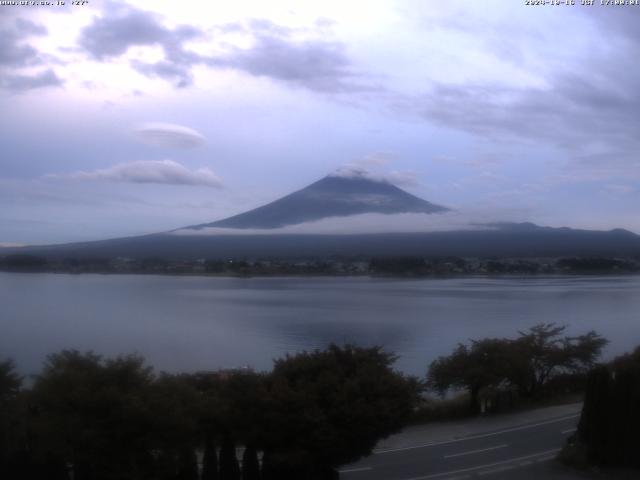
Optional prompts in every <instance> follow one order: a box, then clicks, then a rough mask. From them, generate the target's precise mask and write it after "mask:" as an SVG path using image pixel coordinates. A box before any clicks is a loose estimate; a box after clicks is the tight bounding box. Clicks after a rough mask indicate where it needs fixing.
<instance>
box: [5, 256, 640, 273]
mask: <svg viewBox="0 0 640 480" xmlns="http://www.w3.org/2000/svg"><path fill="white" fill-rule="evenodd" d="M0 271H10V272H58V273H140V274H173V275H212V276H274V275H326V276H344V275H356V276H357V275H363V276H364V275H379V276H413V277H420V276H434V275H475V274H479V275H510V274H511V275H557V274H626V273H639V272H640V256H638V257H602V256H586V257H585V256H576V257H560V258H556V257H526V258H493V257H492V258H462V257H433V258H431V257H412V256H386V257H374V258H360V257H349V258H345V257H331V258H310V259H305V258H303V259H296V260H287V259H247V258H225V259H204V258H200V259H192V260H170V259H164V258H157V257H149V258H128V257H116V258H75V257H68V258H46V257H41V256H37V255H29V254H11V255H5V256H0Z"/></svg>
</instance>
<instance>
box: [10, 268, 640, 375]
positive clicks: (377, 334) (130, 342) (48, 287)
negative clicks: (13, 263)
mask: <svg viewBox="0 0 640 480" xmlns="http://www.w3.org/2000/svg"><path fill="white" fill-rule="evenodd" d="M638 292H640V276H585V277H580V276H571V277H568V276H554V277H541V276H537V277H528V278H518V277H465V278H461V277H459V278H458V277H455V278H427V279H410V280H404V279H402V280H401V279H380V278H366V277H357V278H356V277H354V278H212V277H186V276H185V277H172V276H151V275H92V274H85V275H66V274H62V275H60V274H28V273H27V274H20V273H0V358H1V357H7V356H9V357H12V358H13V359H14V360H15V361H16V363H17V366H18V368H19V369H20V371H21V372H24V373H32V372H37V371H38V370H39V369H40V367H41V365H42V361H43V360H44V359H45V357H46V355H47V354H49V353H52V352H56V351H59V350H61V349H65V348H66V349H70V348H74V349H79V350H94V351H95V352H97V353H101V354H104V355H116V354H127V353H134V352H137V353H140V354H142V355H143V356H145V357H146V359H147V361H148V362H149V363H150V364H152V365H153V366H154V367H156V368H157V369H159V370H167V371H171V372H175V371H194V370H214V369H219V368H233V367H241V366H249V367H252V368H255V369H257V370H263V369H268V368H270V366H271V362H272V359H273V358H276V357H280V356H283V355H284V354H286V353H294V352H297V351H300V350H304V349H307V350H308V349H314V348H323V347H325V346H326V345H327V344H328V343H330V342H336V343H339V344H342V343H354V344H357V345H361V346H372V345H382V346H384V347H385V348H386V349H387V350H390V351H393V352H395V353H397V354H398V355H399V356H400V359H399V360H398V362H397V364H396V366H397V367H398V368H399V369H400V370H402V371H404V372H406V373H411V374H419V375H423V374H424V373H425V371H426V368H427V366H428V364H429V362H431V360H433V359H434V358H435V357H437V356H438V355H442V354H447V353H449V352H450V351H451V349H452V348H453V347H454V346H455V345H456V344H457V343H458V342H465V341H467V340H468V339H471V338H483V337H488V336H496V337H502V336H504V337H513V336H515V335H517V332H518V330H523V329H526V328H528V327H530V326H532V325H534V324H536V323H539V322H557V323H559V324H567V325H569V329H568V332H569V333H570V334H573V333H576V334H580V333H584V332H586V331H588V330H591V329H595V330H597V331H598V332H599V333H601V334H602V335H604V336H605V337H606V338H607V339H609V340H610V341H611V343H610V344H609V346H608V347H607V348H606V349H605V357H607V358H609V357H611V356H612V355H616V354H619V353H622V352H624V351H627V350H630V349H632V348H633V347H634V346H635V345H637V344H638V342H639V341H640V318H639V317H638V312H640V295H638Z"/></svg>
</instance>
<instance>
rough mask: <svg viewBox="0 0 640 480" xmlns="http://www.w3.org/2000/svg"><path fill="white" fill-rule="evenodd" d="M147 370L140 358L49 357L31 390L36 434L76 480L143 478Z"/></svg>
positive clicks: (148, 415) (148, 430)
mask: <svg viewBox="0 0 640 480" xmlns="http://www.w3.org/2000/svg"><path fill="white" fill-rule="evenodd" d="M152 381H153V376H152V372H151V369H150V368H149V367H146V366H145V365H144V362H143V360H142V359H141V358H140V357H136V356H128V357H119V358H116V359H113V360H103V359H102V357H100V356H98V355H95V354H93V353H91V352H89V353H85V354H83V353H79V352H77V351H63V352H61V353H59V354H55V355H50V356H49V357H48V359H47V362H46V363H45V366H44V369H43V372H42V374H41V375H39V376H38V377H37V379H36V382H35V385H34V387H33V401H34V404H35V408H36V410H37V418H36V419H35V426H36V427H37V428H36V432H37V435H38V437H39V438H40V442H41V443H42V444H43V445H46V446H47V450H48V451H47V452H46V453H49V454H54V455H55V456H57V457H58V458H63V459H64V460H65V462H69V463H71V464H72V465H73V470H74V478H75V479H76V480H84V479H90V480H94V479H96V480H97V479H103V478H104V479H107V478H115V477H118V476H119V475H123V474H125V473H127V474H129V475H131V474H132V472H133V474H136V475H141V474H142V472H141V470H146V469H147V468H148V466H149V464H150V450H151V445H152V442H153V438H152V434H153V425H154V423H155V421H156V419H155V417H154V415H153V412H150V411H149V408H148V405H149V404H148V393H149V390H148V388H149V386H150V384H151V382H152Z"/></svg>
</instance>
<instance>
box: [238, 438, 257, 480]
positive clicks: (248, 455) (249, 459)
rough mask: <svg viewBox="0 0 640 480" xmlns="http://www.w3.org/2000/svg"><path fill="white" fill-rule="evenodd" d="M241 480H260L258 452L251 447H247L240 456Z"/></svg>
mask: <svg viewBox="0 0 640 480" xmlns="http://www.w3.org/2000/svg"><path fill="white" fill-rule="evenodd" d="M242 480H260V463H259V462H258V452H257V451H256V448H255V447H254V446H253V445H247V446H246V447H245V449H244V453H243V454H242Z"/></svg>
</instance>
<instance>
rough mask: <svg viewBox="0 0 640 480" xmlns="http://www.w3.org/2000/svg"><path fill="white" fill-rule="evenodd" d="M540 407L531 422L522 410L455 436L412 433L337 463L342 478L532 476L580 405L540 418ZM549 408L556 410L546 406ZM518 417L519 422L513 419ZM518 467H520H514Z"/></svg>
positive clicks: (443, 479)
mask: <svg viewBox="0 0 640 480" xmlns="http://www.w3.org/2000/svg"><path fill="white" fill-rule="evenodd" d="M541 413H542V414H544V412H538V414H537V415H536V416H534V417H533V418H535V419H536V421H533V422H531V421H528V422H527V421H526V419H527V417H526V416H522V415H521V416H519V417H517V416H516V417H513V418H512V421H511V422H510V424H507V425H504V423H505V422H503V421H500V420H498V421H497V422H495V423H494V424H500V425H502V427H501V428H499V429H494V430H491V429H487V430H484V431H481V432H480V431H476V432H475V433H472V434H470V435H466V436H464V437H459V438H448V439H443V440H437V441H427V442H424V443H420V442H419V441H418V440H419V435H416V434H413V435H410V437H411V442H410V443H409V444H406V443H405V444H404V445H403V444H402V443H403V442H397V441H396V442H395V443H396V444H397V445H398V446H396V447H394V446H393V443H394V442H390V443H391V445H387V446H385V445H384V444H383V445H381V446H380V448H379V449H378V450H376V451H375V452H374V454H373V455H371V456H369V457H367V458H365V459H363V460H361V461H359V462H357V463H355V464H352V465H348V466H345V467H344V468H342V469H341V475H340V478H341V479H344V480H430V479H434V480H447V479H450V480H453V479H456V480H462V479H466V478H487V477H490V478H492V480H493V479H494V478H515V476H516V475H517V476H518V477H519V478H523V477H527V478H531V474H532V473H533V472H535V471H539V470H540V465H541V464H544V463H548V462H550V461H551V460H553V459H554V458H555V456H556V455H557V453H558V451H559V450H560V448H561V447H562V446H563V445H564V443H565V441H566V439H567V437H568V436H569V435H570V434H571V433H572V432H574V431H575V427H576V424H577V421H578V418H579V406H575V407H574V408H573V409H567V410H564V414H563V415H560V416H557V415H556V416H549V417H546V418H542V416H543V415H541ZM549 413H551V414H553V413H555V414H557V413H560V411H559V410H553V409H550V410H549ZM529 418H531V417H529ZM518 419H520V420H521V421H522V423H515V422H514V421H513V420H518ZM483 425H484V427H485V428H486V427H488V426H489V424H488V423H484V424H483ZM440 428H441V427H440ZM427 429H428V426H427V427H424V431H425V432H427V431H428V430H427ZM476 430H477V429H476ZM401 435H402V434H401ZM401 435H400V436H401ZM400 436H399V437H400ZM388 443H389V442H388ZM516 469H521V470H522V472H518V473H516V472H515V470H516ZM547 470H548V469H547ZM527 473H528V474H527ZM522 474H524V475H522ZM545 477H546V475H545Z"/></svg>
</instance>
